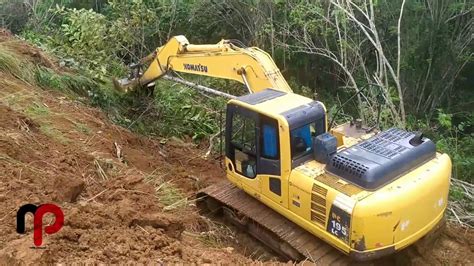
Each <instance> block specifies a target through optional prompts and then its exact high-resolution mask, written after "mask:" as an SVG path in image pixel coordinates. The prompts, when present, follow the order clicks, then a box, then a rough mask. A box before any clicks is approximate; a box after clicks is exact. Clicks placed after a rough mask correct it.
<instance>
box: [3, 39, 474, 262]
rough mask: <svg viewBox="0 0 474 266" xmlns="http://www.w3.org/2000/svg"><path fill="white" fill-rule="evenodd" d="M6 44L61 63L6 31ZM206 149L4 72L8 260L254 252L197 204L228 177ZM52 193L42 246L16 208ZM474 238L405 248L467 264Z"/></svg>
mask: <svg viewBox="0 0 474 266" xmlns="http://www.w3.org/2000/svg"><path fill="white" fill-rule="evenodd" d="M0 44H2V45H7V46H9V47H10V48H11V49H14V50H15V51H16V53H17V54H19V55H22V56H23V57H24V59H25V60H29V61H30V62H33V63H35V64H37V65H38V64H39V65H41V66H43V67H49V68H51V69H56V68H57V67H58V66H57V63H56V61H55V60H54V59H51V58H50V57H48V56H46V55H44V53H43V52H42V51H41V50H39V49H38V48H34V47H31V46H30V45H28V44H26V43H24V42H21V41H19V40H16V39H13V38H12V37H11V36H10V35H9V33H8V32H0ZM203 155H204V152H203V149H198V148H197V147H196V146H195V145H193V144H191V143H187V142H183V141H180V140H177V139H169V140H166V139H156V138H155V139H151V138H147V137H142V136H137V135H135V134H133V133H131V132H130V131H128V130H126V129H124V128H122V127H119V126H116V125H114V124H112V123H111V122H109V121H108V119H107V117H106V115H104V114H103V113H102V112H101V111H100V110H98V109H95V108H90V107H88V106H86V105H84V104H82V103H79V102H76V101H73V100H70V99H68V98H67V97H66V96H64V95H62V94H60V93H58V92H53V91H45V90H42V89H40V88H39V87H36V86H34V85H33V84H29V83H26V82H24V81H21V80H19V79H17V78H15V77H13V76H11V75H10V74H7V73H2V72H0V204H1V206H2V208H0V232H2V233H1V234H0V264H25V263H27V264H33V263H35V264H37V263H38V262H39V263H72V262H92V263H94V262H103V263H124V262H132V261H133V262H136V261H138V262H142V263H153V264H158V263H186V264H188V263H225V264H234V263H239V264H242V263H250V262H252V261H253V260H251V259H250V258H249V257H250V256H251V255H252V254H255V248H254V247H255V246H258V245H259V244H255V243H256V242H255V241H253V240H251V239H249V238H245V236H237V235H235V232H233V231H231V230H229V228H228V227H226V226H225V225H222V224H220V223H218V222H213V221H210V220H209V219H207V218H205V217H201V216H200V215H199V214H198V213H197V211H196V208H195V207H194V204H193V200H194V195H195V192H196V191H197V190H198V189H199V188H201V187H204V186H206V185H207V184H210V183H213V182H216V181H217V180H220V179H222V178H224V172H223V170H222V169H221V167H220V164H219V162H217V161H214V160H206V159H204V157H203ZM47 202H52V203H55V204H57V205H59V206H61V208H62V210H63V212H64V215H65V224H64V227H63V228H62V229H61V230H60V231H59V232H58V233H56V234H53V235H45V236H44V245H45V247H46V248H45V249H34V248H32V247H33V236H32V227H33V226H32V217H31V216H27V221H26V232H27V233H26V234H24V235H20V234H18V233H17V232H16V211H17V210H18V208H19V207H20V206H22V205H24V204H26V203H32V204H36V205H39V204H42V203H47ZM52 220H53V219H52V217H49V216H46V217H45V219H44V221H45V222H47V223H51V222H52ZM472 240H473V235H472V231H460V230H459V228H451V227H450V228H448V230H446V231H445V232H444V233H443V236H442V237H441V238H440V240H438V242H436V244H435V245H434V246H433V247H432V248H430V249H428V250H427V251H423V252H415V251H410V252H411V253H410V254H408V255H407V256H405V258H408V259H409V261H412V262H414V263H430V264H451V263H456V264H457V263H459V264H469V263H472V261H471V260H470V258H472V257H473V256H472V254H473V242H472ZM455 257H458V258H455ZM252 258H254V259H256V258H255V257H252ZM270 259H272V258H271V257H270ZM391 261H392V260H390V262H391Z"/></svg>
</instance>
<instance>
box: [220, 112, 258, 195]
mask: <svg viewBox="0 0 474 266" xmlns="http://www.w3.org/2000/svg"><path fill="white" fill-rule="evenodd" d="M226 119H227V126H226V157H227V158H226V166H227V177H228V178H229V180H230V181H231V182H233V183H234V184H236V185H238V186H240V187H243V188H244V189H245V190H247V192H250V193H251V194H253V195H254V196H256V197H259V196H260V181H261V180H260V177H259V176H258V175H257V168H258V167H257V152H258V142H259V139H258V131H259V127H258V125H259V116H258V114H257V113H256V112H254V111H251V110H248V109H246V108H243V107H241V106H238V105H228V106H227V117H226Z"/></svg>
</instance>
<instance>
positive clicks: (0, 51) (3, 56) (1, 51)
mask: <svg viewBox="0 0 474 266" xmlns="http://www.w3.org/2000/svg"><path fill="white" fill-rule="evenodd" d="M0 71H2V72H5V73H9V74H11V75H13V76H14V77H16V78H18V79H20V80H22V81H24V82H26V83H33V82H34V78H33V66H32V64H31V63H29V62H27V61H24V60H22V59H21V57H20V56H19V55H18V54H16V53H15V52H13V51H12V50H10V49H9V48H7V47H5V46H3V45H0Z"/></svg>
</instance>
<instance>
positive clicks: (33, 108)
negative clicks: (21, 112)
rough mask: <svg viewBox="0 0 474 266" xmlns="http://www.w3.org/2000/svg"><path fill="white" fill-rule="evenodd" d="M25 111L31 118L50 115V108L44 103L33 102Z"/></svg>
mask: <svg viewBox="0 0 474 266" xmlns="http://www.w3.org/2000/svg"><path fill="white" fill-rule="evenodd" d="M25 113H26V114H27V115H28V116H29V117H31V118H38V117H45V116H48V115H50V113H51V112H50V110H49V108H48V107H46V106H45V105H44V104H41V103H38V102H33V104H32V105H30V106H29V107H28V108H27V109H26V110H25Z"/></svg>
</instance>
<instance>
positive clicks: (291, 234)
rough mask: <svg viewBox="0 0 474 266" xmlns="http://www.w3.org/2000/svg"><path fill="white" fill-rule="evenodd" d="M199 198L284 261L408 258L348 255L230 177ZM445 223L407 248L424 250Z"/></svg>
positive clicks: (329, 262)
mask: <svg viewBox="0 0 474 266" xmlns="http://www.w3.org/2000/svg"><path fill="white" fill-rule="evenodd" d="M196 198H197V207H198V208H199V210H200V211H201V212H202V213H203V214H205V215H212V216H215V215H219V216H223V217H224V218H225V220H226V221H227V222H229V223H231V224H232V225H234V226H236V227H237V228H238V229H239V230H242V231H243V232H246V233H248V234H250V235H251V236H252V237H254V238H256V239H257V240H259V241H260V242H262V243H263V244H265V245H266V246H267V247H269V248H270V249H271V250H273V251H274V252H275V253H277V254H278V255H279V256H280V257H281V258H282V259H284V260H292V261H295V262H300V261H311V262H313V263H315V264H316V265H378V264H379V263H381V264H384V263H386V262H393V263H395V264H399V263H403V260H404V259H405V257H406V256H405V255H402V256H397V255H395V256H392V258H388V259H378V260H377V258H380V257H383V256H384V255H386V254H387V253H392V252H393V250H387V251H386V252H378V253H371V254H364V256H357V254H352V257H351V256H347V254H344V253H343V252H341V251H339V250H337V249H336V248H334V247H332V246H331V245H329V244H328V243H326V242H324V241H323V240H321V239H320V238H317V237H316V236H314V235H313V234H311V233H309V232H308V231H306V230H304V229H303V228H301V227H299V226H298V225H296V224H295V223H293V222H291V221H290V220H288V219H286V218H285V217H283V216H282V215H280V214H279V213H277V212H275V211H274V210H272V209H271V208H269V207H267V206H266V205H264V204H262V203H261V202H259V201H258V200H256V199H255V198H253V197H251V196H250V195H248V194H247V193H245V192H244V191H243V190H241V189H240V188H238V187H236V186H234V185H233V184H232V183H230V182H229V181H227V180H223V181H222V182H219V183H216V184H213V185H211V186H208V187H206V188H204V189H202V190H200V191H199V192H198V193H197V195H196ZM445 225H446V220H445V219H443V220H441V221H440V222H439V223H438V224H437V225H436V226H435V228H433V229H432V231H431V232H430V233H429V234H427V235H425V236H424V237H423V238H422V239H420V240H418V241H417V243H416V244H415V245H413V246H411V247H409V248H408V249H410V250H412V252H417V253H420V252H421V253H423V252H424V251H426V249H428V248H429V247H430V246H431V245H432V243H433V242H434V240H435V239H437V238H438V237H439V235H440V234H441V232H442V230H443V228H444V227H445ZM414 250H416V251H414ZM354 255H355V256H354ZM373 259H375V260H373ZM364 261H365V263H364ZM368 261H371V262H370V263H368ZM367 263H368V264H367Z"/></svg>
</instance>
